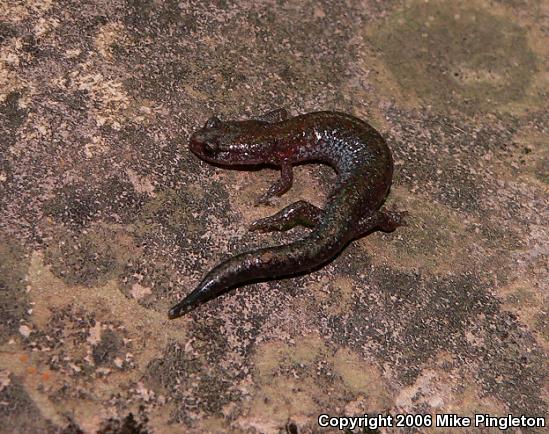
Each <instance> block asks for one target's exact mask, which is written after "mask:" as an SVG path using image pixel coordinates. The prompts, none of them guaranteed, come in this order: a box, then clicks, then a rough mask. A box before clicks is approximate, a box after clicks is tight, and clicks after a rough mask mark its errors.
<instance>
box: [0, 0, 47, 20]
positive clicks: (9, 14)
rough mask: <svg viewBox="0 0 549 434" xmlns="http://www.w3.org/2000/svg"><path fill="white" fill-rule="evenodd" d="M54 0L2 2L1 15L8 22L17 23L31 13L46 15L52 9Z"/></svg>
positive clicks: (0, 3) (0, 5) (0, 6)
mask: <svg viewBox="0 0 549 434" xmlns="http://www.w3.org/2000/svg"><path fill="white" fill-rule="evenodd" d="M52 4H53V0H25V1H24V2H14V1H2V2H0V17H3V19H5V20H6V21H7V22H11V23H17V22H21V21H23V20H25V19H27V18H28V16H29V15H30V14H36V15H44V14H45V12H47V11H48V10H50V9H51V7H52Z"/></svg>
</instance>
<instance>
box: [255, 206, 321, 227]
mask: <svg viewBox="0 0 549 434" xmlns="http://www.w3.org/2000/svg"><path fill="white" fill-rule="evenodd" d="M323 213H324V211H323V210H322V209H320V208H318V207H317V206H314V205H313V204H311V203H309V202H306V201H304V200H299V201H297V202H294V203H292V204H290V205H288V206H287V207H286V208H284V209H282V210H280V211H279V212H277V213H276V214H274V215H272V216H270V217H265V218H263V219H259V220H256V221H255V222H253V223H252V224H251V226H250V228H249V229H250V230H251V231H261V232H272V231H287V230H290V229H292V228H294V227H296V226H305V227H309V228H312V227H314V226H316V225H317V224H318V223H319V222H320V220H321V218H322V215H323Z"/></svg>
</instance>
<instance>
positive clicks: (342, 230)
mask: <svg viewBox="0 0 549 434" xmlns="http://www.w3.org/2000/svg"><path fill="white" fill-rule="evenodd" d="M189 146H190V148H191V151H192V152H193V153H195V154H196V155H197V156H198V157H200V158H201V159H203V160H205V161H208V162H210V163H215V164H220V165H224V166H231V165H237V166H245V165H253V166H256V165H262V164H266V165H275V166H278V167H280V169H281V178H280V179H279V180H278V181H277V182H276V183H275V184H274V185H273V186H272V187H271V188H270V189H269V190H268V191H267V192H266V193H265V194H264V195H263V196H261V198H260V199H259V201H258V202H259V203H265V202H267V201H268V200H269V198H270V197H272V196H275V195H278V196H280V195H282V194H284V193H285V192H286V191H287V190H288V189H289V188H290V187H291V185H292V178H293V176H292V165H295V164H298V163H303V162H310V161H313V162H322V163H326V164H329V165H331V166H332V167H333V168H334V169H335V170H336V172H337V174H338V180H337V183H336V185H335V186H334V189H333V191H332V193H331V194H330V196H329V198H328V201H327V203H326V206H325V208H324V209H323V210H322V209H320V208H318V207H316V206H314V205H312V204H310V203H308V202H305V201H298V202H295V203H293V204H291V205H288V206H287V207H286V208H284V209H283V210H281V211H279V212H278V213H276V214H275V215H273V216H270V217H267V218H264V219H261V220H258V221H256V222H254V223H253V224H252V225H251V227H250V230H257V231H285V230H288V229H291V228H293V227H295V226H297V225H302V226H307V227H310V228H311V229H312V230H311V232H310V234H309V235H308V236H306V237H305V238H303V239H301V240H297V241H295V242H293V243H290V244H285V245H280V246H274V247H265V248H261V249H257V250H253V251H250V252H245V253H241V254H239V255H237V256H235V257H233V258H231V259H229V260H227V261H225V262H222V263H221V264H219V265H217V266H216V267H214V268H213V269H212V270H211V271H210V272H209V273H208V274H207V275H206V276H205V277H204V278H203V280H202V281H201V282H200V284H199V285H198V286H197V287H196V289H195V290H194V291H192V292H191V293H190V294H189V295H188V296H187V297H186V298H184V299H183V300H182V301H180V302H179V303H178V304H177V305H175V306H174V307H172V308H171V309H170V311H169V317H170V318H177V317H179V316H182V315H184V314H186V313H187V312H190V311H191V310H193V309H195V308H196V307H197V306H199V305H200V304H203V303H205V302H207V301H208V300H211V299H213V298H215V297H217V296H219V295H221V294H223V293H224V292H226V291H228V290H229V289H231V288H234V287H236V286H240V285H242V284H245V283H248V282H252V281H256V280H262V279H272V278H278V277H282V276H290V275H293V274H298V273H303V272H309V271H312V270H314V269H316V268H318V267H319V266H322V265H323V264H325V263H326V262H329V261H330V260H331V259H333V258H334V257H335V256H336V255H337V254H338V253H339V252H340V251H341V250H342V249H343V248H344V247H345V246H346V245H347V244H348V243H349V242H350V241H351V240H353V239H356V238H360V237H362V236H364V235H366V234H368V233H370V232H373V231H375V230H382V231H385V232H391V231H393V230H395V229H396V228H397V227H398V226H401V225H403V224H404V222H403V216H404V214H405V213H398V212H396V211H383V210H380V207H381V205H382V203H383V201H384V200H385V197H386V195H387V193H388V192H389V187H390V186H391V180H392V175H393V159H392V156H391V151H390V150H389V148H388V147H387V144H386V143H385V140H383V138H382V137H381V135H380V134H379V133H378V132H377V131H376V130H375V129H374V128H372V127H371V126H370V125H369V124H367V123H366V122H364V121H361V120H360V119H357V118H355V117H353V116H350V115H347V114H344V113H336V112H316V113H308V114H304V115H300V116H296V117H293V118H289V117H288V114H287V113H286V111H285V110H283V109H279V110H275V111H272V112H269V113H267V114H265V115H263V116H261V117H260V118H258V119H255V120H248V121H231V122H222V121H220V120H219V119H218V118H216V117H213V118H210V119H209V120H208V122H206V125H205V126H204V127H203V128H202V129H200V130H198V131H196V132H195V133H194V134H193V135H192V136H191V139H190V143H189Z"/></svg>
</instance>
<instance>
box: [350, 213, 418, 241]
mask: <svg viewBox="0 0 549 434" xmlns="http://www.w3.org/2000/svg"><path fill="white" fill-rule="evenodd" d="M407 215H408V212H407V211H401V212H399V211H394V210H391V211H388V210H380V211H376V212H375V213H374V214H372V215H371V216H368V217H365V218H363V219H362V220H360V221H359V222H358V225H357V227H356V231H355V237H354V238H355V239H358V238H361V237H363V236H365V235H368V234H369V233H372V232H374V231H383V232H393V231H394V230H395V229H396V228H398V227H399V226H406V225H407V223H406V221H405V217H406V216H407Z"/></svg>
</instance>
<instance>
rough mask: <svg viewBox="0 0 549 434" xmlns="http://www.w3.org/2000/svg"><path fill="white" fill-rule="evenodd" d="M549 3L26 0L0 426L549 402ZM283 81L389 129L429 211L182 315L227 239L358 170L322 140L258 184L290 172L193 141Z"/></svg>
mask: <svg viewBox="0 0 549 434" xmlns="http://www.w3.org/2000/svg"><path fill="white" fill-rule="evenodd" d="M546 12H547V9H546V6H545V13H546ZM543 13H544V6H543V2H537V1H532V2H525V1H522V0H514V1H482V0H475V1H469V2H450V1H436V2H424V1H405V2H397V1H384V2H378V1H373V0H370V1H351V2H329V1H305V2H290V1H284V0H281V1H274V0H273V1H267V2H250V1H243V2H235V3H233V2H227V1H225V0H218V1H213V2H198V1H191V2H184V1H183V2H177V1H172V0H166V1H161V0H159V1H152V0H127V1H123V0H120V1H117V0H95V1H94V2H84V1H81V0H72V1H67V0H48V1H37V0H33V1H27V2H4V3H2V4H0V17H3V18H2V19H1V21H0V60H1V63H0V298H1V300H0V309H1V315H0V427H1V428H0V430H1V431H2V432H6V433H8V432H9V433H31V432H32V433H42V432H44V433H50V432H51V433H54V432H63V433H67V434H68V433H80V432H85V433H93V432H101V433H153V432H154V433H179V432H189V433H194V432H196V433H207V432H211V433H221V432H234V433H249V434H255V433H298V432H299V433H316V432H327V431H326V430H325V431H321V430H320V428H319V426H318V424H317V418H318V415H319V414H321V413H326V414H330V415H333V416H338V415H340V416H341V415H363V414H364V413H370V414H384V415H387V414H396V413H421V414H443V413H457V414H460V415H464V416H472V415H474V414H475V413H488V414H491V415H507V414H508V413H513V414H515V415H521V414H524V415H528V416H544V415H546V414H547V400H548V396H547V389H544V385H545V384H544V380H545V378H546V375H547V361H546V360H547V359H546V356H545V354H546V351H547V347H548V332H549V329H548V324H547V314H546V310H547V289H548V288H547V282H549V272H548V246H549V239H548V238H549V234H548V232H547V222H548V221H549V201H548V197H549V194H548V190H549V188H548V175H547V174H548V173H549V170H548V163H547V161H548V160H547V156H548V149H549V147H548V146H547V144H548V131H547V126H548V125H549V122H548V117H549V116H548V111H547V105H546V104H547V100H548V95H547V91H548V86H547V73H546V71H547V59H549V50H548V48H547V47H549V44H548V39H547V29H548V28H547V21H546V20H544V19H543V18H542V17H543ZM277 107H286V108H288V109H289V110H290V111H291V112H292V113H294V114H297V113H304V112H308V111H314V110H338V111H343V112H348V113H352V114H354V115H356V116H359V117H361V118H363V119H366V120H368V121H369V122H371V123H372V125H374V126H375V127H376V128H377V129H379V131H380V132H381V133H382V134H383V135H384V137H386V139H387V141H388V143H389V145H390V147H391V148H392V150H393V153H394V156H395V162H396V171H395V179H394V183H393V188H392V191H391V194H390V196H389V200H388V204H387V205H388V206H392V205H396V206H397V207H398V208H399V209H406V210H407V211H408V212H409V213H410V217H409V219H408V220H409V226H408V227H404V228H399V229H398V230H397V231H396V232H394V233H393V234H380V233H376V234H372V235H370V236H369V237H367V238H364V239H361V240H359V241H356V242H354V243H352V244H351V245H349V246H348V248H347V249H346V250H345V251H344V252H343V253H342V254H341V255H340V256H339V257H338V258H337V259H336V260H334V261H333V262H332V263H331V264H329V265H328V266H326V267H325V268H323V269H321V270H319V271H317V272H315V273H312V274H309V275H305V276H300V277H296V278H293V279H285V280H279V281H272V282H265V283H260V284H255V285H250V286H246V287H243V288H240V289H237V290H235V291H233V292H231V293H229V294H227V295H226V296H223V297H221V298H219V299H217V300H215V301H212V302H210V303H209V304H207V305H205V306H203V307H201V308H200V309H198V310H196V311H195V312H193V313H192V314H190V315H189V316H188V317H185V318H182V319H178V320H174V321H169V320H168V319H167V309H168V307H169V306H170V305H172V304H173V303H174V302H176V301H177V300H178V299H180V298H181V297H183V296H184V295H185V294H187V293H188V292H189V291H191V290H192V289H193V287H194V285H195V284H196V283H197V281H198V280H199V279H200V278H201V276H202V275H203V274H204V273H205V272H206V271H207V270H208V269H209V268H210V267H212V266H213V265H214V264H216V263H218V262H219V261H220V260H221V259H224V258H226V257H228V256H230V255H233V254H235V253H237V252H241V251H244V250H246V249H249V248H252V247H256V246H263V245H269V244H274V243H277V242H288V241H289V240H291V239H294V238H296V237H299V236H302V235H303V234H304V233H305V231H304V230H299V229H298V230H294V231H293V232H290V233H286V234H266V235H264V234H257V233H249V232H247V231H246V226H247V225H248V224H249V223H250V222H251V221H252V220H254V219H256V218H259V217H263V216H266V215H269V214H272V213H274V212H276V211H277V210H278V209H280V208H281V207H282V206H284V205H286V204H287V203H290V202H293V201H295V200H298V199H300V198H306V199H308V200H310V201H311V202H313V203H316V204H318V205H321V204H322V202H323V199H324V198H325V197H326V194H327V193H328V192H329V191H330V188H331V184H332V182H333V180H334V174H333V173H332V172H331V171H330V170H329V169H328V168H325V167H320V166H317V165H306V166H302V167H300V168H298V169H297V171H296V181H295V185H294V188H293V189H292V190H291V191H290V192H289V193H287V194H286V195H285V196H284V197H282V198H280V199H277V200H276V201H274V203H273V204H272V206H268V207H254V206H253V202H254V199H256V198H257V197H258V196H259V195H260V193H261V192H262V191H264V190H265V189H266V188H267V187H268V186H269V185H270V184H271V183H272V182H273V181H274V180H275V179H276V177H277V173H276V172H275V171H272V170H262V171H254V172H242V171H230V170H222V169H219V168H215V167H212V166H209V165H207V164H205V163H203V162H201V161H199V160H198V159H197V158H196V157H194V156H193V155H192V154H191V153H190V152H189V150H188V148H187V146H186V141H187V138H188V136H189V134H190V132H192V131H193V130H194V129H196V128H197V127H198V126H200V125H202V123H203V122H204V121H205V119H207V118H208V117H209V116H211V115H212V114H218V115H220V117H221V118H222V119H243V118H247V117H250V116H253V115H257V114H260V113H262V112H266V111H269V110H271V109H273V108H277ZM337 432H340V431H337ZM371 432H377V431H375V430H374V431H371ZM380 432H402V431H400V430H399V429H396V428H392V429H381V430H380ZM404 432H423V429H422V428H416V429H411V430H408V431H404ZM444 432H453V431H452V430H449V431H444ZM456 432H463V431H461V430H458V431H456ZM468 432H479V433H480V432H500V431H499V430H498V429H496V428H492V429H490V430H485V431H482V430H481V429H480V428H474V429H472V430H471V431H468ZM536 432H539V431H536Z"/></svg>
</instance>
